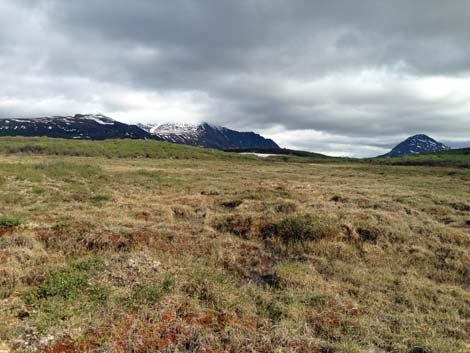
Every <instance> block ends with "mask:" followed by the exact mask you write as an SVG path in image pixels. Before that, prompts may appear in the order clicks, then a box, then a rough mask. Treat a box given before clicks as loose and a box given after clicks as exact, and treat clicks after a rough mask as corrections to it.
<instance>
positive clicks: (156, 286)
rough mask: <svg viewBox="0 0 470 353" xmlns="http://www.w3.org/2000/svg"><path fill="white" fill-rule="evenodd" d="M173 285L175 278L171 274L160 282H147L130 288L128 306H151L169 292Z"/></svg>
mask: <svg viewBox="0 0 470 353" xmlns="http://www.w3.org/2000/svg"><path fill="white" fill-rule="evenodd" d="M174 285H175V277H174V275H173V274H169V275H167V276H165V278H164V279H163V281H162V282H159V281H148V282H143V283H138V284H136V285H135V286H134V287H133V288H132V293H131V297H130V300H129V304H130V305H131V306H136V307H142V306H152V305H154V304H156V303H158V302H159V301H160V300H161V299H162V298H163V297H164V296H165V295H166V294H168V293H169V292H171V290H172V289H173V287H174Z"/></svg>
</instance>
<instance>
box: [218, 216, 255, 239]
mask: <svg viewBox="0 0 470 353" xmlns="http://www.w3.org/2000/svg"><path fill="white" fill-rule="evenodd" d="M252 225H253V218H252V217H251V216H242V215H238V214H235V215H230V216H228V217H225V218H222V219H219V220H217V221H216V222H215V224H214V228H215V229H217V230H218V231H220V232H225V233H232V234H235V235H238V236H240V237H242V238H244V239H246V238H248V236H249V234H250V231H251V228H252Z"/></svg>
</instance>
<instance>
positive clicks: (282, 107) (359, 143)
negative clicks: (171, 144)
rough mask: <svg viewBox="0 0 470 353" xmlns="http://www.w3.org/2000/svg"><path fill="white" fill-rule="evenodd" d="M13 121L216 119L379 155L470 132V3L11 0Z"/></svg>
mask: <svg viewBox="0 0 470 353" xmlns="http://www.w3.org/2000/svg"><path fill="white" fill-rule="evenodd" d="M0 23H1V30H0V82H1V85H0V117H3V118H11V117H35V116H36V117H37V116H44V115H67V114H74V113H97V112H101V113H103V114H106V115H108V116H110V117H113V118H116V119H117V120H120V121H124V122H132V123H136V122H169V121H177V122H202V121H207V122H210V123H214V124H220V125H224V126H227V127H230V128H234V129H239V130H254V131H257V132H259V133H261V134H263V135H265V136H268V137H271V138H273V139H275V140H276V141H277V142H278V143H279V144H280V145H282V146H284V147H290V148H298V149H305V150H311V151H317V152H323V153H328V154H332V155H350V156H374V155H378V154H381V153H383V152H385V151H386V150H388V149H389V147H390V146H392V145H394V144H396V143H397V142H399V141H400V140H402V139H403V138H405V137H407V136H409V135H412V134H415V133H427V134H429V135H431V136H432V137H435V138H436V139H440V140H444V141H449V142H455V143H457V142H461V141H470V45H469V38H470V1H464V0H446V1H443V0H393V1H391V0H360V1H357V0H328V1H324V0H80V1H78V0H77V1H66V0H0Z"/></svg>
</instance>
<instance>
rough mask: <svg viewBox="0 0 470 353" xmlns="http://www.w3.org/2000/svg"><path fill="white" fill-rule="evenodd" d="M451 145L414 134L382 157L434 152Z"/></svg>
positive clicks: (444, 149)
mask: <svg viewBox="0 0 470 353" xmlns="http://www.w3.org/2000/svg"><path fill="white" fill-rule="evenodd" d="M449 149H450V147H448V146H446V145H444V144H443V143H440V142H438V141H436V140H434V139H432V138H431V137H429V136H427V135H422V134H420V135H414V136H411V137H409V138H407V139H406V140H405V141H403V142H401V143H400V144H398V145H397V146H396V147H395V148H393V149H392V150H391V151H390V152H389V153H387V154H384V155H383V156H380V157H399V156H406V155H409V154H419V153H432V152H441V151H446V150H449Z"/></svg>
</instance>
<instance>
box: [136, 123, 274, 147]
mask: <svg viewBox="0 0 470 353" xmlns="http://www.w3.org/2000/svg"><path fill="white" fill-rule="evenodd" d="M138 126H140V127H141V128H143V129H145V130H146V131H147V132H148V133H150V134H152V135H153V136H156V137H157V138H158V139H159V140H161V141H166V142H172V143H179V144H185V145H190V146H197V147H205V148H215V149H221V150H225V149H241V148H279V146H278V144H277V143H276V142H274V141H273V140H271V139H267V138H265V137H263V136H261V135H259V134H257V133H255V132H241V131H236V130H232V129H229V128H226V127H223V126H218V125H213V124H210V123H207V122H203V123H201V124H187V123H166V124H160V125H157V124H139V125H138Z"/></svg>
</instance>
